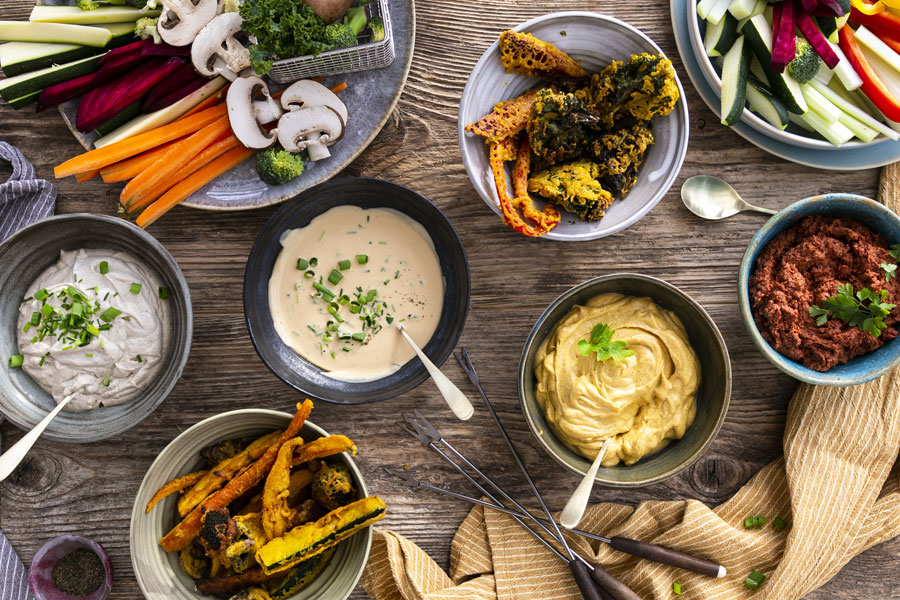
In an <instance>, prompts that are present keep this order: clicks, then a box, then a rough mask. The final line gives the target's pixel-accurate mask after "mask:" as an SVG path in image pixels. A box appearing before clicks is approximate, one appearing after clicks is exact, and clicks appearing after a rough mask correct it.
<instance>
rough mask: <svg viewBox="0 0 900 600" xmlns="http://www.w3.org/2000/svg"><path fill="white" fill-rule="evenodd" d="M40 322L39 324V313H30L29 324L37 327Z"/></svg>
mask: <svg viewBox="0 0 900 600" xmlns="http://www.w3.org/2000/svg"><path fill="white" fill-rule="evenodd" d="M40 322H41V313H40V312H38V311H34V312H33V313H31V324H32V325H37V324H38V323H40Z"/></svg>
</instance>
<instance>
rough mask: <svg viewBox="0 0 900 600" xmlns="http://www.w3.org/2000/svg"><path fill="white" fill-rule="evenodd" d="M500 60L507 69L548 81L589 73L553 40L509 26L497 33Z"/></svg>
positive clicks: (567, 78)
mask: <svg viewBox="0 0 900 600" xmlns="http://www.w3.org/2000/svg"><path fill="white" fill-rule="evenodd" d="M500 62H501V63H503V66H504V67H506V72H507V73H518V74H519V75H525V76H526V77H538V78H540V79H545V80H547V81H551V82H563V83H564V82H571V83H574V82H575V81H577V80H579V79H584V78H586V77H587V76H588V72H587V71H585V70H584V67H582V66H581V65H580V64H578V63H577V62H576V61H575V60H574V59H573V58H572V57H571V56H569V55H568V54H566V53H565V52H563V51H562V50H560V49H559V48H557V47H556V46H554V45H553V44H550V43H548V42H542V41H541V40H539V39H537V38H536V37H534V36H533V35H531V34H528V33H518V32H516V31H512V30H509V31H504V32H503V33H501V34H500Z"/></svg>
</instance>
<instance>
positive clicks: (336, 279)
mask: <svg viewBox="0 0 900 600" xmlns="http://www.w3.org/2000/svg"><path fill="white" fill-rule="evenodd" d="M343 278H344V274H343V273H341V272H340V271H338V270H337V269H332V270H331V273H330V274H329V275H328V283H330V284H332V285H337V284H338V283H340V281H341V279H343Z"/></svg>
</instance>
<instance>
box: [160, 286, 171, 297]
mask: <svg viewBox="0 0 900 600" xmlns="http://www.w3.org/2000/svg"><path fill="white" fill-rule="evenodd" d="M159 298H160V300H168V299H169V288H167V287H160V288H159Z"/></svg>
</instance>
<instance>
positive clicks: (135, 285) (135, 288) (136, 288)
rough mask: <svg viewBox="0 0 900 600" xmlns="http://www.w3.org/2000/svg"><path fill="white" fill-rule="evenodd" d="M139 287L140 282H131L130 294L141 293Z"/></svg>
mask: <svg viewBox="0 0 900 600" xmlns="http://www.w3.org/2000/svg"><path fill="white" fill-rule="evenodd" d="M141 287H142V286H141V284H139V283H132V284H131V293H132V294H140V293H141Z"/></svg>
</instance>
